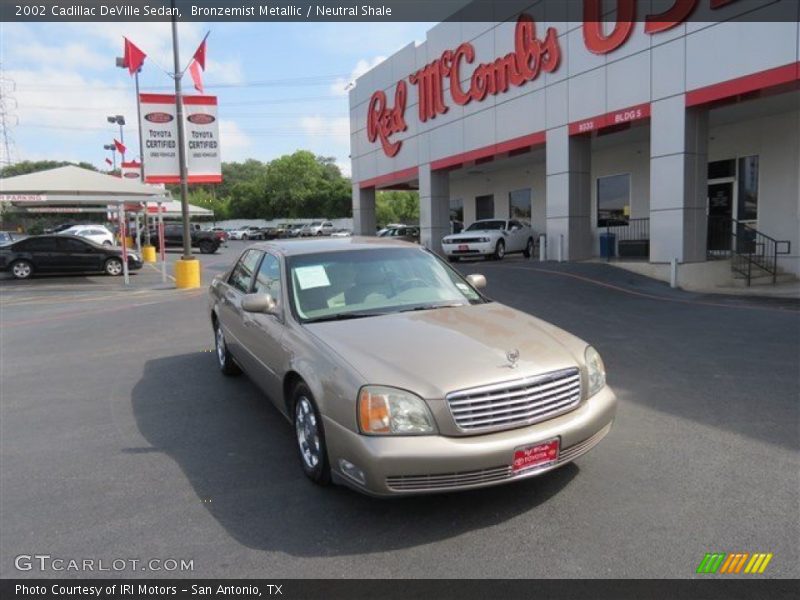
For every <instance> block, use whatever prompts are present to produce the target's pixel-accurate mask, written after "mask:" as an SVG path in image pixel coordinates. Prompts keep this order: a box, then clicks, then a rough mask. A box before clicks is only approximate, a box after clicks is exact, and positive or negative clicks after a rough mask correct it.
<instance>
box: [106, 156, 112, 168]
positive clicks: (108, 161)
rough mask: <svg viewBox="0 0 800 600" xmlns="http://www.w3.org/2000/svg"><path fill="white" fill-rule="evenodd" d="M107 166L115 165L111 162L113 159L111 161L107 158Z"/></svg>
mask: <svg viewBox="0 0 800 600" xmlns="http://www.w3.org/2000/svg"><path fill="white" fill-rule="evenodd" d="M106 164H107V165H108V166H109V167H110V166H111V165H113V164H114V163H112V162H111V159H110V158H106Z"/></svg>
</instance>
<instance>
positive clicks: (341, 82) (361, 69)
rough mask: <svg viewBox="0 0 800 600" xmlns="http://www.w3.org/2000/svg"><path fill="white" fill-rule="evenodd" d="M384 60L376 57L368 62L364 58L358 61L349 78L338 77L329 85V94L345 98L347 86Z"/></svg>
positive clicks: (384, 58)
mask: <svg viewBox="0 0 800 600" xmlns="http://www.w3.org/2000/svg"><path fill="white" fill-rule="evenodd" d="M385 60H386V57H385V56H376V57H375V58H373V59H372V60H368V59H365V58H362V59H360V60H359V61H358V62H357V63H356V66H355V67H354V68H353V70H352V71H351V72H350V77H348V78H346V79H345V78H344V77H339V78H338V79H337V80H336V81H334V82H333V83H332V84H331V93H332V94H334V95H336V96H346V95H347V90H348V89H349V86H350V85H352V84H353V83H355V80H356V79H358V78H359V77H361V76H362V75H363V74H364V73H366V72H367V71H369V70H370V69H372V68H374V67H376V66H378V65H379V64H380V63H382V62H383V61H385Z"/></svg>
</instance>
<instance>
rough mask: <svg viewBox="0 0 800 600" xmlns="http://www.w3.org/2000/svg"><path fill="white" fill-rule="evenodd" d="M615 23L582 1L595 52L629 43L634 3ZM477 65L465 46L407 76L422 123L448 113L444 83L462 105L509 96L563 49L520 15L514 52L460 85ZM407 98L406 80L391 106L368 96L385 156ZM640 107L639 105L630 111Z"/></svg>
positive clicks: (675, 11) (371, 131) (683, 0)
mask: <svg viewBox="0 0 800 600" xmlns="http://www.w3.org/2000/svg"><path fill="white" fill-rule="evenodd" d="M736 1H737V0H708V2H709V6H710V7H711V8H712V9H717V8H720V7H722V6H725V5H727V4H730V3H732V2H736ZM616 4H617V7H616V8H617V12H616V14H617V16H618V21H617V22H616V23H614V24H613V27H612V25H611V24H610V23H606V22H604V21H603V16H602V15H603V14H604V11H603V9H604V8H606V9H607V8H608V6H605V7H604V4H603V0H584V2H583V9H584V23H583V39H584V43H585V45H586V48H587V49H588V50H589V51H590V52H592V53H594V54H608V53H610V52H613V51H614V50H617V49H618V48H620V47H621V46H622V45H623V44H625V42H627V41H628V39H630V36H631V34H632V33H633V28H634V26H635V25H636V23H637V16H638V15H637V11H636V9H637V0H617V3H616ZM698 4H699V0H673V4H672V5H671V6H670V8H668V9H667V10H665V11H664V12H662V13H658V14H647V15H645V17H644V31H645V33H646V34H648V35H654V34H657V33H660V32H662V31H667V30H669V29H672V28H673V27H676V26H678V25H680V24H681V23H683V22H685V21H686V20H687V19H688V18H689V16H691V14H692V12H694V10H695V9H696V8H697V6H698ZM474 61H475V47H474V46H473V45H472V44H470V43H469V42H465V43H463V44H461V45H460V46H458V48H456V49H455V50H445V51H444V52H443V53H442V55H441V56H440V57H439V58H437V59H436V60H434V61H433V62H431V63H429V64H427V65H425V66H424V67H422V68H421V69H420V70H418V71H417V72H415V73H412V74H411V75H409V76H408V78H407V79H408V83H410V84H411V85H413V86H416V88H417V97H418V99H419V102H418V103H417V107H418V116H419V120H420V121H421V122H423V123H424V122H427V121H428V120H429V119H435V118H436V116H437V115H441V114H444V113H446V112H447V111H448V105H447V101H446V99H445V82H446V81H447V82H449V84H450V90H449V95H450V99H451V100H452V101H453V102H454V103H455V104H457V105H460V106H463V105H466V104H469V103H470V102H472V101H473V100H474V101H475V102H481V101H483V100H484V99H485V98H486V97H487V96H489V95H492V96H496V95H498V94H501V93H504V92H507V91H508V90H509V89H510V88H511V87H512V86H513V87H520V86H522V85H525V84H526V83H527V82H529V81H534V80H535V79H537V78H538V77H539V75H540V74H541V73H542V72H545V73H553V72H554V71H556V70H557V69H558V67H559V65H560V63H561V47H560V45H559V42H558V32H557V31H556V29H555V28H553V27H548V28H547V31H545V32H544V35H543V37H542V38H541V39H540V38H539V37H537V32H536V23H535V21H534V20H533V18H532V17H530V16H529V15H527V14H522V15H520V17H519V19H518V20H517V25H516V28H515V30H514V51H513V52H510V53H509V54H506V55H505V56H503V57H500V58H498V59H496V60H494V61H493V62H488V63H482V64H479V65H478V66H477V67H476V68H475V69H474V70H473V72H472V76H471V78H470V82H469V87H468V88H466V89H465V88H464V87H463V86H462V83H461V69H462V67H463V66H464V65H471V64H472V63H473V62H474ZM407 100H408V84H407V83H406V80H405V79H401V80H400V81H398V82H397V85H396V87H395V93H394V104H393V105H392V104H390V103H389V99H388V98H387V96H386V93H385V92H384V91H382V90H378V91H377V92H375V93H374V94H372V97H371V98H370V101H369V105H368V107H367V139H369V141H370V142H371V143H375V142H376V141H380V143H381V146H382V148H383V152H384V153H385V154H386V156H389V157H393V156H396V155H397V153H398V152H399V151H400V148H401V146H402V141H401V140H397V141H392V139H391V138H392V136H393V135H394V134H397V133H402V132H403V131H406V130H407V129H408V125H407V123H406V120H405V112H406V103H407ZM634 108H638V107H634ZM642 116H643V115H641V114H638V115H635V116H633V117H631V116H630V115H627V114H625V115H621V116H620V115H616V114H615V115H613V117H612V116H610V115H605V116H603V117H598V118H597V119H594V120H590V121H587V122H584V123H582V124H580V125H581V132H583V131H591V130H592V129H596V128H598V127H599V126H600V125H601V124H605V123H619V122H625V121H628V120H635V119H636V118H642Z"/></svg>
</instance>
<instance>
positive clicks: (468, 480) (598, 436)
mask: <svg viewBox="0 0 800 600" xmlns="http://www.w3.org/2000/svg"><path fill="white" fill-rule="evenodd" d="M609 431H611V423H608V425H606V426H605V427H603V428H602V429H601V430H600V431H598V432H597V433H595V434H594V435H593V436H591V437H589V438H586V439H585V440H583V441H582V442H578V443H577V444H574V445H572V446H570V447H569V448H563V449H562V450H561V452H560V453H559V455H558V460H557V461H556V462H555V463H551V464H549V465H546V466H545V467H544V468H541V469H529V470H526V471H520V472H518V473H515V472H514V471H513V470H512V468H511V465H504V466H501V467H492V468H490V469H480V470H476V471H461V472H457V473H438V474H436V475H395V476H390V477H387V478H386V486H387V487H388V488H389V489H391V490H394V491H396V492H423V491H427V490H448V489H461V488H465V487H480V486H482V485H489V484H491V483H498V482H501V481H507V480H510V479H515V478H524V477H530V476H531V475H535V474H539V473H544V472H546V471H550V470H552V469H555V468H556V467H560V466H561V465H563V464H566V463H568V462H571V461H573V460H575V459H576V458H578V457H580V456H582V455H584V454H586V453H587V452H588V451H589V450H591V449H592V448H594V447H595V446H596V445H597V444H598V443H599V442H600V440H602V439H603V438H604V437H605V436H606V434H608V432H609Z"/></svg>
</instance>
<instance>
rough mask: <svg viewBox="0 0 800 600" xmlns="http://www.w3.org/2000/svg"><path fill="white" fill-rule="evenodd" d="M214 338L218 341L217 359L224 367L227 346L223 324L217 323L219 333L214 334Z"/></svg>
mask: <svg viewBox="0 0 800 600" xmlns="http://www.w3.org/2000/svg"><path fill="white" fill-rule="evenodd" d="M214 339H215V340H216V342H217V360H218V361H219V366H220V367H221V368H223V369H224V368H225V354H226V350H227V348H226V347H225V336H224V335H223V333H222V326H220V325H217V334H216V335H215V336H214Z"/></svg>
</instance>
